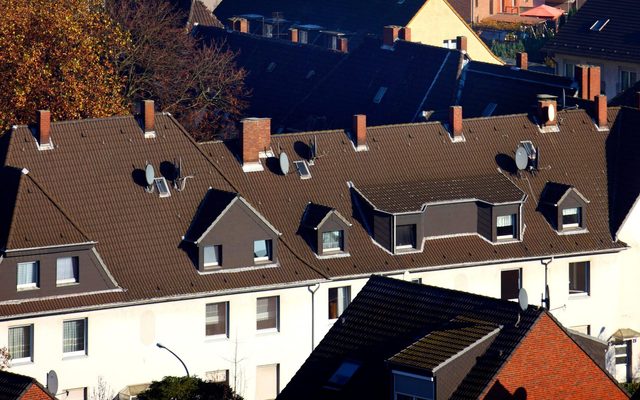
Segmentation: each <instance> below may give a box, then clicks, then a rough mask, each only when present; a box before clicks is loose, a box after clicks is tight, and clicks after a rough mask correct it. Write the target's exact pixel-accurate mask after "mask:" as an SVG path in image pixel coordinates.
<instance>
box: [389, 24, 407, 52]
mask: <svg viewBox="0 0 640 400" xmlns="http://www.w3.org/2000/svg"><path fill="white" fill-rule="evenodd" d="M400 29H401V28H400V27H399V26H395V25H387V26H385V27H384V31H383V32H382V45H383V46H385V47H393V43H394V42H395V41H396V40H398V38H399V35H400ZM409 35H411V34H409Z"/></svg>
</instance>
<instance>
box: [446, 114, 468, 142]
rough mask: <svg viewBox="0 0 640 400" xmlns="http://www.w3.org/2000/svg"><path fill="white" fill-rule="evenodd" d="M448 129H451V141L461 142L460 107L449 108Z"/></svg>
mask: <svg viewBox="0 0 640 400" xmlns="http://www.w3.org/2000/svg"><path fill="white" fill-rule="evenodd" d="M449 129H451V139H452V140H453V141H454V142H457V141H459V140H463V139H464V138H463V136H462V107H461V106H451V107H449Z"/></svg>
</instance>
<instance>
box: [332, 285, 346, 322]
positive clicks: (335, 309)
mask: <svg viewBox="0 0 640 400" xmlns="http://www.w3.org/2000/svg"><path fill="white" fill-rule="evenodd" d="M349 303H351V286H343V287H338V288H330V289H329V319H336V318H338V317H339V316H340V315H342V313H343V312H344V310H345V309H346V308H347V306H348V305H349Z"/></svg>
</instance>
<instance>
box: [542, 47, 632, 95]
mask: <svg viewBox="0 0 640 400" xmlns="http://www.w3.org/2000/svg"><path fill="white" fill-rule="evenodd" d="M554 59H555V61H556V63H557V64H556V74H557V75H562V76H567V77H569V78H573V77H574V69H575V66H576V65H579V64H587V65H597V66H599V67H600V80H601V90H602V92H603V93H604V94H606V95H607V98H609V99H612V98H614V97H615V96H616V95H618V94H619V93H620V92H622V91H624V90H625V89H627V88H628V87H629V86H632V85H633V84H634V83H635V81H637V80H640V65H638V64H632V63H625V62H619V61H611V60H603V59H597V58H584V57H577V56H571V55H566V54H556V55H555V56H554Z"/></svg>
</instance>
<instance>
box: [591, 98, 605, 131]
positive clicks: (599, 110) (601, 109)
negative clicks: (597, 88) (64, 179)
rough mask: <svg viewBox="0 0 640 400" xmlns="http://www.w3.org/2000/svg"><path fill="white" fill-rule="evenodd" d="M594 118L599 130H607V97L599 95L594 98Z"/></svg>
mask: <svg viewBox="0 0 640 400" xmlns="http://www.w3.org/2000/svg"><path fill="white" fill-rule="evenodd" d="M594 106H595V116H596V123H597V124H598V127H599V128H608V125H607V122H608V120H607V96H605V95H603V94H599V95H597V96H596V98H595V103H594Z"/></svg>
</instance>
